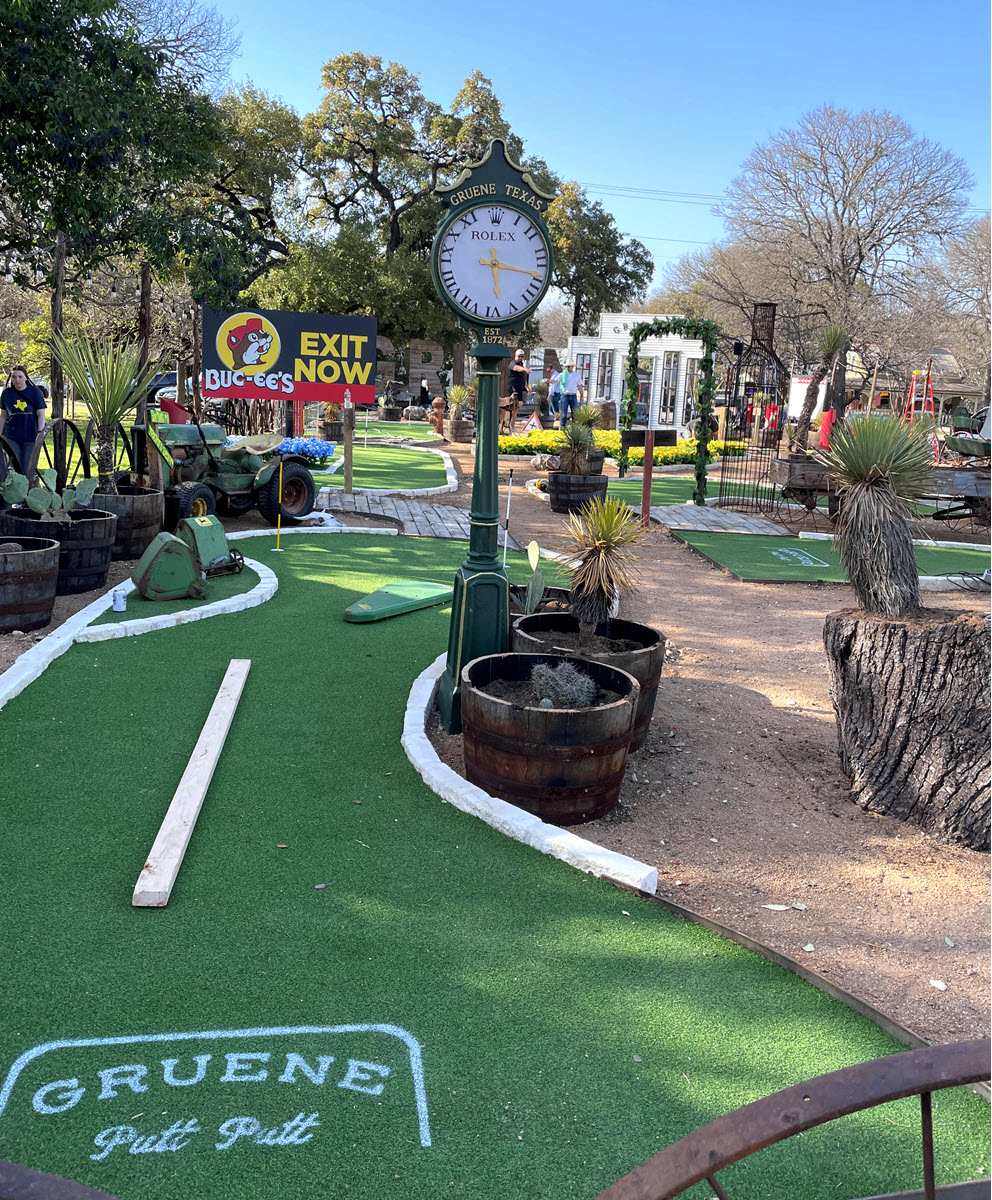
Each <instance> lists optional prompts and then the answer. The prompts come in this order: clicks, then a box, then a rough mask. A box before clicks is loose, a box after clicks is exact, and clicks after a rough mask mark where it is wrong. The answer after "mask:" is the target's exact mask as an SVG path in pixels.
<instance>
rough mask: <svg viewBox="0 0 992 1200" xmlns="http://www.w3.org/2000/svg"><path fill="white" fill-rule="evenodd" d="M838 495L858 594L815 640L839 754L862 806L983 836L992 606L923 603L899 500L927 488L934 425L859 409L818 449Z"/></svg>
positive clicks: (958, 838)
mask: <svg viewBox="0 0 992 1200" xmlns="http://www.w3.org/2000/svg"><path fill="white" fill-rule="evenodd" d="M818 458H819V459H820V461H821V462H822V463H823V464H824V466H825V467H826V468H827V470H828V471H829V472H830V474H831V476H832V478H833V480H834V481H835V483H836V485H837V487H838V489H839V492H840V497H841V504H840V509H839V512H838V515H837V523H836V530H837V534H836V541H835V544H836V546H837V548H838V550H839V552H840V555H841V558H842V560H843V562H844V566H845V568H846V569H847V574H848V579H849V580H850V583H851V586H852V587H853V588H854V593H855V596H856V597H857V601H858V605H859V607H858V608H856V609H847V610H844V611H841V612H835V613H830V614H829V615H828V616H827V618H826V620H825V622H824V628H823V644H824V648H825V650H826V654H827V660H828V664H829V667H830V675H831V695H832V698H833V704H834V712H835V714H836V718H837V737H838V743H839V747H838V748H839V752H840V760H841V767H842V769H843V770H844V772H845V774H846V775H848V776H849V778H850V780H851V791H852V796H853V798H854V800H855V802H856V803H857V804H859V805H860V806H861V807H862V808H864V809H866V810H867V811H869V812H879V813H886V814H888V815H889V816H893V817H898V818H899V819H901V820H905V821H911V822H912V823H913V824H915V825H919V826H921V827H922V828H923V829H925V830H927V831H928V832H930V833H933V834H935V835H936V836H937V837H939V838H941V840H944V841H950V842H958V843H960V844H963V845H965V846H968V847H970V848H971V849H972V850H986V851H987V850H988V849H989V840H990V839H989V805H988V793H989V754H988V750H989V738H990V721H989V704H988V697H989V688H990V673H989V616H988V613H987V612H954V611H941V610H940V609H924V608H923V604H922V600H921V596H920V584H919V577H918V572H917V566H916V558H915V554H914V550H913V540H912V530H911V527H910V517H911V514H910V510H909V508H908V502H909V501H912V500H914V499H916V498H918V497H919V496H920V495H921V494H924V493H925V492H927V491H929V490H930V487H931V485H930V484H929V482H928V481H929V479H930V475H931V471H932V470H933V426H932V423H930V422H921V421H914V422H913V423H912V424H907V423H906V422H903V421H897V420H892V419H891V418H888V417H884V416H866V417H863V418H861V419H858V420H856V421H854V422H852V423H850V424H848V423H846V422H842V423H840V424H839V425H835V426H834V428H833V429H832V430H831V434H830V449H829V450H827V451H823V452H821V453H820V454H819V455H818Z"/></svg>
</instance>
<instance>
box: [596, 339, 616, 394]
mask: <svg viewBox="0 0 992 1200" xmlns="http://www.w3.org/2000/svg"><path fill="white" fill-rule="evenodd" d="M612 394H613V351H612V350H600V352H599V371H598V372H597V376H596V395H597V396H598V397H599V398H600V400H609V399H610V398H611V396H612Z"/></svg>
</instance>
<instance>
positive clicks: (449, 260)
mask: <svg viewBox="0 0 992 1200" xmlns="http://www.w3.org/2000/svg"><path fill="white" fill-rule="evenodd" d="M438 268H439V270H440V274H441V283H442V286H443V287H444V290H445V291H446V292H447V294H448V295H449V296H450V297H451V299H452V300H453V301H454V303H455V304H456V305H457V306H458V308H459V309H460V310H461V311H462V312H464V313H465V314H466V316H470V317H477V318H478V319H479V320H480V321H506V320H509V319H510V318H511V317H515V316H517V315H518V314H519V313H522V312H524V311H525V310H526V309H529V308H531V306H532V305H533V304H534V302H535V300H536V299H537V298H538V296H539V295H540V294H541V292H542V291H543V289H544V284H545V281H546V280H547V277H548V247H547V243H546V242H545V240H544V235H543V234H542V233H541V231H540V229H539V228H538V227H537V226H536V225H535V224H534V222H533V221H532V220H531V219H530V218H529V217H527V216H525V215H524V214H523V213H519V212H517V211H516V209H513V208H506V207H504V206H503V205H500V204H480V205H477V206H476V207H475V208H469V209H466V211H465V212H463V213H462V214H461V216H460V217H458V219H457V220H456V221H455V222H454V224H453V225H452V226H451V227H450V229H449V230H448V232H447V233H446V234H445V237H444V241H443V242H442V243H441V251H440V254H439V256H438Z"/></svg>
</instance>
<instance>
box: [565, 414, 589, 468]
mask: <svg viewBox="0 0 992 1200" xmlns="http://www.w3.org/2000/svg"><path fill="white" fill-rule="evenodd" d="M561 439H562V441H561V446H560V447H559V449H558V457H559V459H560V460H561V467H560V468H559V470H560V471H561V473H562V474H563V475H588V474H589V451H590V450H591V449H592V445H593V442H592V430H591V429H590V428H589V426H588V425H579V424H578V423H576V422H575V421H569V423H568V424H567V425H566V426H565V428H564V429H563V430H562V431H561Z"/></svg>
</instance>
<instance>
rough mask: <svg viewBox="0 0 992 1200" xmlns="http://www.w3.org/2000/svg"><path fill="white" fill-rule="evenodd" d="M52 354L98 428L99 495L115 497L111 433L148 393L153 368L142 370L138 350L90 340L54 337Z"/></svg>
mask: <svg viewBox="0 0 992 1200" xmlns="http://www.w3.org/2000/svg"><path fill="white" fill-rule="evenodd" d="M52 352H53V353H54V355H55V357H56V358H57V359H58V361H59V362H60V363H61V365H62V370H63V371H64V372H65V374H66V378H67V379H68V380H69V382H70V383H71V384H72V386H73V387H74V388H75V389H76V395H77V396H79V398H80V399H81V400H82V401H83V403H84V404H86V405H87V407H88V408H89V410H90V415H91V416H92V418H93V422H94V425H95V427H96V463H97V473H98V474H99V476H100V483H99V486H98V487H97V493H102V494H104V495H112V496H116V494H117V486H116V484H115V483H114V435H115V433H116V431H117V426H118V425H119V424H120V423H121V421H123V420H124V418H125V416H127V414H128V413H129V412H132V411H133V410H134V408H136V407H137V404H138V401H139V400H140V399H141V397H142V396H143V395H144V394H145V392H146V391H147V390H148V387H149V385H150V384H151V381H152V380H153V379H154V378H155V373H156V372H155V367H154V366H153V365H151V364H146V365H145V366H144V367H142V366H140V360H141V347H140V346H138V345H135V344H130V343H126V342H115V341H113V340H110V339H108V340H101V341H97V340H93V339H90V338H88V337H74V338H65V337H62V336H61V335H60V334H56V335H55V337H54V338H53V339H52Z"/></svg>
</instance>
